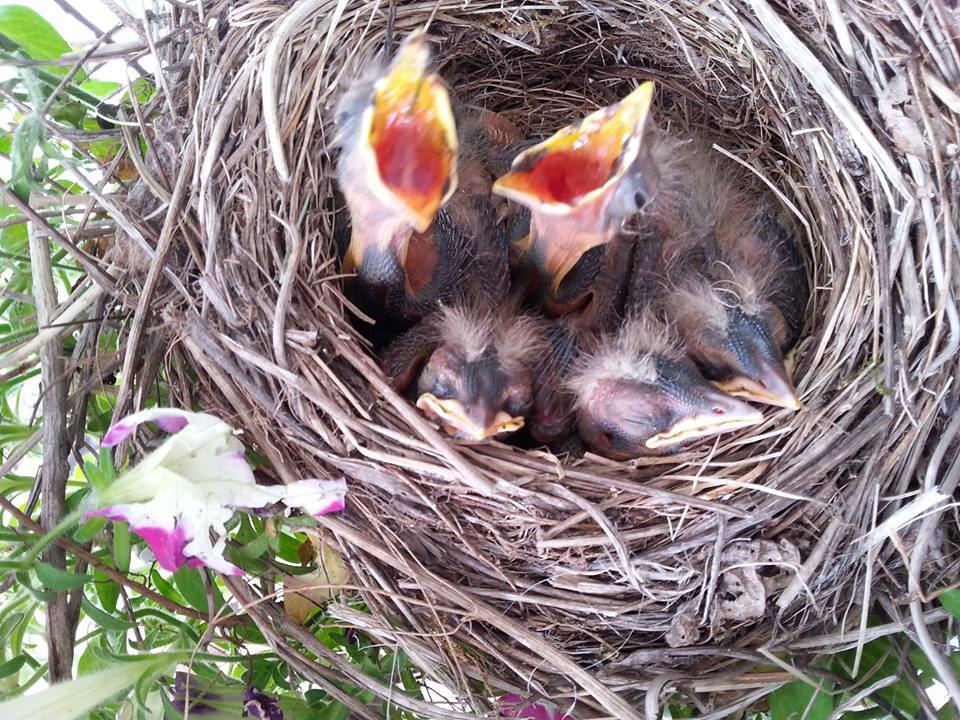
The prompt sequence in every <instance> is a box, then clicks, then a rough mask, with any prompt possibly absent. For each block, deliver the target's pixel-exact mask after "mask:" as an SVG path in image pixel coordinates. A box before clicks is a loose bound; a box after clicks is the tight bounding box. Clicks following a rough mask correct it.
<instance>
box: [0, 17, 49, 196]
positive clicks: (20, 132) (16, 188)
mask: <svg viewBox="0 0 960 720" xmlns="http://www.w3.org/2000/svg"><path fill="white" fill-rule="evenodd" d="M0 7H2V6H0ZM42 137H43V121H42V120H41V119H40V118H39V117H38V116H37V115H35V114H33V115H28V116H27V117H25V118H24V119H23V120H22V121H21V122H20V124H19V125H18V126H17V129H16V131H15V132H14V134H13V146H12V147H11V149H10V183H9V185H10V187H11V188H12V189H13V192H15V193H16V194H17V196H18V197H19V198H20V199H21V200H26V199H27V197H28V196H29V195H30V191H31V190H42V189H43V188H42V187H41V186H40V184H39V183H38V182H37V180H36V178H35V177H34V175H33V152H34V150H36V147H37V145H39V144H40V140H41V139H42Z"/></svg>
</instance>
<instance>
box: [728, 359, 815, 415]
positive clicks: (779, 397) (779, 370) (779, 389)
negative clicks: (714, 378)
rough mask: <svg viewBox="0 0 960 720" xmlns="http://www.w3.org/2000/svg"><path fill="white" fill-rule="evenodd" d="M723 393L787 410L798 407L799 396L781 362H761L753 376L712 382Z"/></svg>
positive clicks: (797, 408)
mask: <svg viewBox="0 0 960 720" xmlns="http://www.w3.org/2000/svg"><path fill="white" fill-rule="evenodd" d="M714 384H715V385H716V386H717V387H718V388H720V389H721V390H723V391H724V392H725V393H729V394H730V395H734V396H736V397H739V398H743V399H744V400H749V401H751V402H757V403H763V404H764V405H775V406H776V407H782V408H787V409H788V410H799V409H800V398H798V397H797V390H796V388H794V386H793V382H792V381H791V380H790V375H789V374H788V373H787V369H786V367H784V365H783V364H782V363H780V364H770V363H766V362H765V363H763V364H762V365H761V366H760V372H759V373H758V374H757V376H756V377H755V378H749V377H742V376H741V377H735V378H732V379H730V380H723V381H719V382H715V383H714Z"/></svg>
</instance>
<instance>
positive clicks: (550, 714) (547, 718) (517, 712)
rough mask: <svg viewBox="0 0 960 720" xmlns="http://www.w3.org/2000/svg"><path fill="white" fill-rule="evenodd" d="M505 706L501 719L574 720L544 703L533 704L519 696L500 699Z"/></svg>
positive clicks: (505, 696) (501, 711)
mask: <svg viewBox="0 0 960 720" xmlns="http://www.w3.org/2000/svg"><path fill="white" fill-rule="evenodd" d="M500 703H501V705H502V706H503V707H502V708H501V710H500V717H505V718H514V720H573V718H572V717H570V716H569V715H564V714H563V713H562V712H560V711H559V710H555V709H553V708H551V707H548V706H547V705H544V704H543V703H531V702H530V701H529V700H526V699H524V698H522V697H520V696H519V695H504V696H503V697H501V698H500Z"/></svg>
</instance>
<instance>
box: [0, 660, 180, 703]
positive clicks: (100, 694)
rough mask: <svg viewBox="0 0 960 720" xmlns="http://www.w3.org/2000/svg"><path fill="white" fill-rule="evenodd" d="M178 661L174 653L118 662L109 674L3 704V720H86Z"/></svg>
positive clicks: (89, 677)
mask: <svg viewBox="0 0 960 720" xmlns="http://www.w3.org/2000/svg"><path fill="white" fill-rule="evenodd" d="M177 660H178V656H177V655H175V654H173V653H157V654H154V655H145V656H142V657H138V658H136V659H135V660H133V661H131V662H118V663H116V665H114V666H113V667H111V668H110V669H109V670H103V671H100V672H95V673H92V674H90V675H85V676H84V677H81V678H77V679H76V680H70V681H68V682H62V683H57V684H56V685H52V686H50V687H49V688H46V689H44V690H41V691H40V692H34V693H30V694H29V695H20V696H18V697H15V698H13V699H11V700H7V701H5V702H0V717H2V718H17V720H50V718H56V719H57V720H74V718H81V717H86V716H87V715H88V714H89V713H90V711H92V710H94V709H95V708H98V707H100V706H101V705H103V704H104V703H105V702H107V701H108V700H110V699H111V698H113V697H114V696H116V695H118V694H120V693H122V692H125V691H127V690H129V689H130V688H131V687H132V686H133V685H134V684H135V683H136V682H138V681H139V680H142V679H144V678H145V677H156V675H157V674H158V673H162V672H165V671H167V670H168V669H169V668H170V667H172V666H173V664H174V663H175V662H176V661H177Z"/></svg>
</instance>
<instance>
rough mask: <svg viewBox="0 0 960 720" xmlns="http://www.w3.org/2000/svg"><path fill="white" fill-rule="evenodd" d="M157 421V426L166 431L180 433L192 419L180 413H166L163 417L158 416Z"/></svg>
mask: <svg viewBox="0 0 960 720" xmlns="http://www.w3.org/2000/svg"><path fill="white" fill-rule="evenodd" d="M155 422H156V423H157V427H159V428H160V429H161V430H163V431H164V432H168V433H178V432H180V431H181V430H183V429H184V428H185V427H186V426H187V425H188V424H189V422H190V421H189V420H187V419H186V418H185V417H181V416H179V415H164V416H163V417H158V418H157V419H156V421H155Z"/></svg>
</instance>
